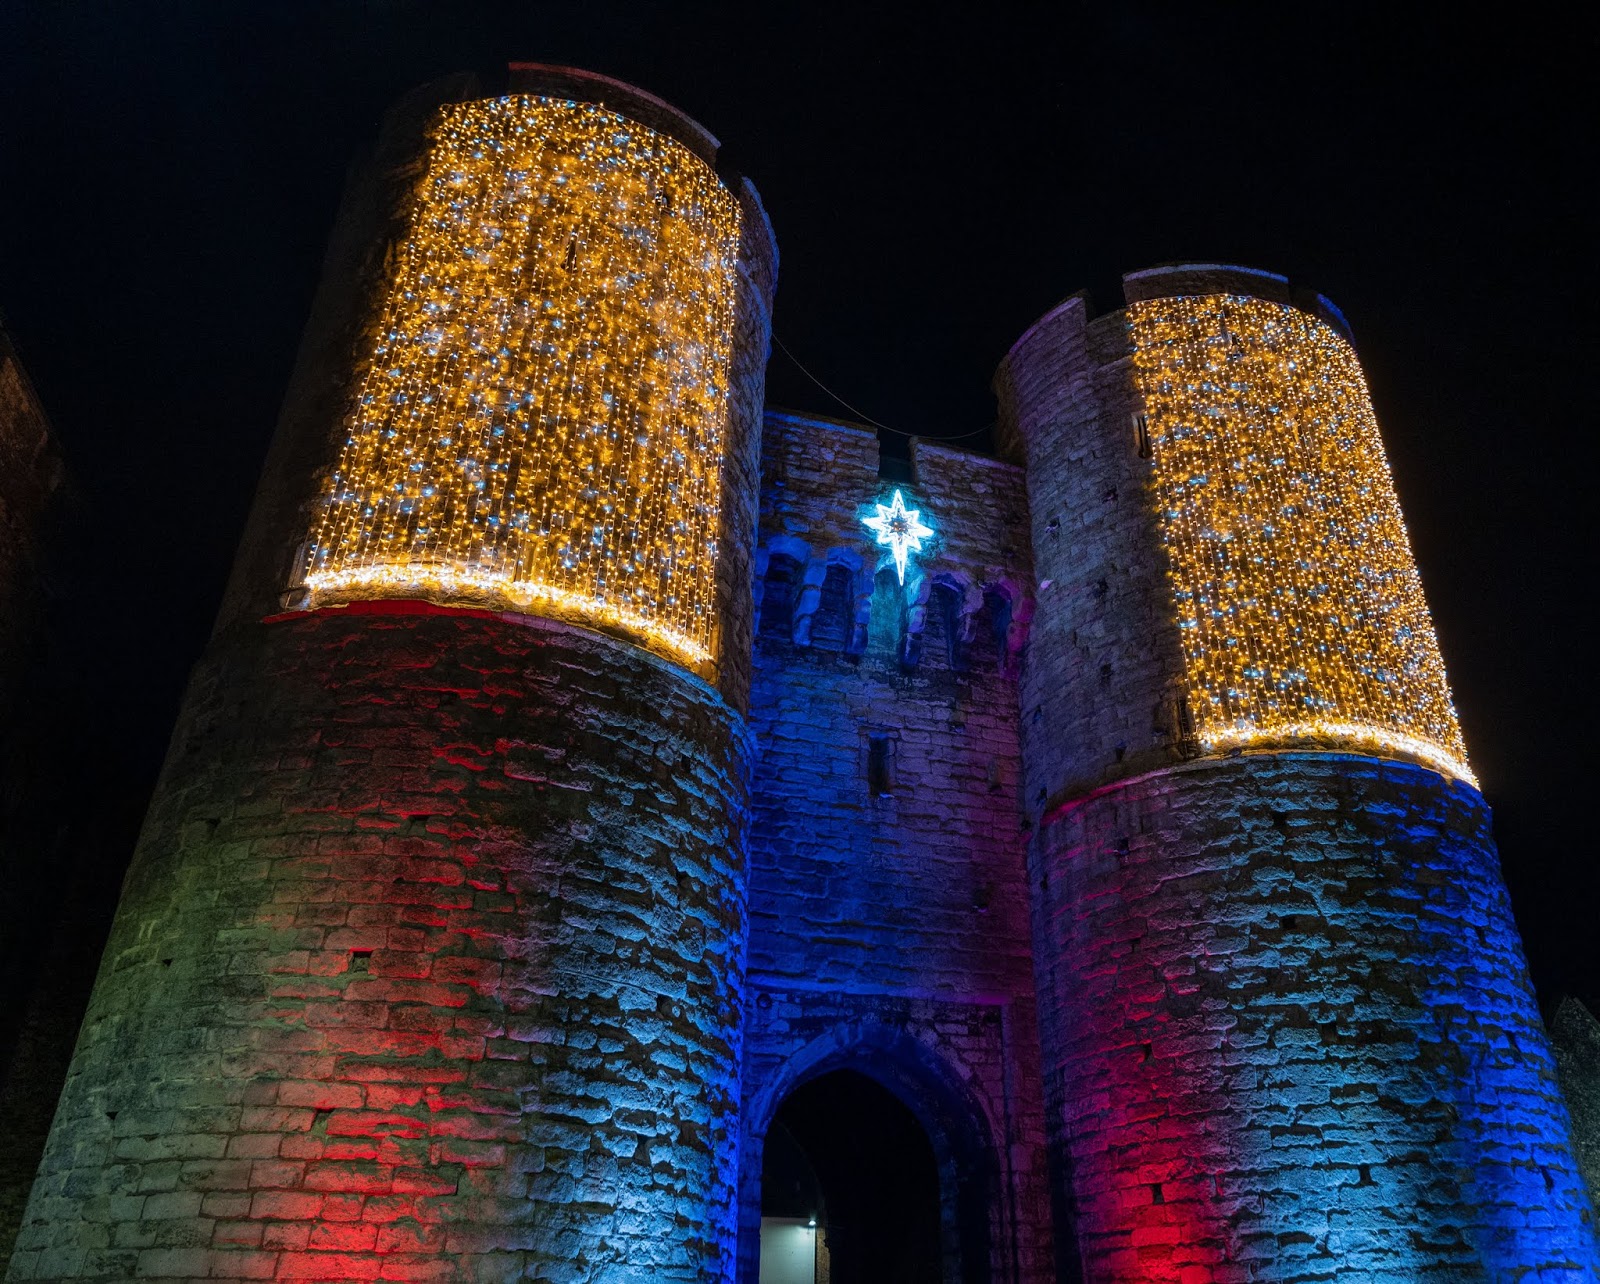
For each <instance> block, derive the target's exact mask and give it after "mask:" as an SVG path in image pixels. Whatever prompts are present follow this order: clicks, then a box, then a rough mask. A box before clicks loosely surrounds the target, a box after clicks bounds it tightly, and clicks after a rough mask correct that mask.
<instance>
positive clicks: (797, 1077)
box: [739, 1019, 1008, 1284]
mask: <svg viewBox="0 0 1600 1284" xmlns="http://www.w3.org/2000/svg"><path fill="white" fill-rule="evenodd" d="M836 1070H853V1071H855V1072H856V1073H858V1074H861V1075H864V1076H865V1077H867V1078H869V1079H871V1080H873V1081H874V1082H875V1083H877V1084H879V1085H880V1086H881V1087H883V1088H885V1089H887V1090H888V1091H889V1092H891V1093H892V1094H894V1096H895V1097H896V1098H897V1099H898V1100H899V1101H900V1102H901V1103H902V1104H903V1105H904V1106H906V1108H907V1109H909V1110H910V1111H911V1113H912V1114H913V1115H914V1116H915V1117H916V1119H917V1121H918V1122H919V1123H920V1124H921V1125H922V1127H923V1130H924V1131H925V1132H926V1133H927V1135H928V1139H929V1141H930V1142H931V1143H932V1145H933V1151H934V1157H935V1160H936V1162H937V1165H938V1170H939V1205H940V1207H939V1214H940V1233H941V1240H942V1248H943V1259H944V1275H943V1278H944V1284H978V1282H979V1281H989V1280H998V1279H1001V1278H1004V1277H1005V1276H1004V1262H1005V1259H1006V1249H1005V1245H1006V1244H1007V1242H1008V1235H1007V1220H1006V1212H1005V1209H1004V1207H1003V1202H1002V1190H1003V1184H1002V1181H1001V1165H1000V1157H999V1155H998V1153H997V1151H996V1148H995V1145H996V1143H995V1140H994V1139H995V1138H996V1137H997V1136H1002V1135H1003V1129H1002V1128H1001V1127H998V1126H997V1121H995V1120H991V1119H990V1118H989V1117H988V1112H987V1111H986V1110H985V1109H984V1106H983V1103H982V1100H981V1099H980V1097H979V1095H978V1094H977V1093H976V1092H975V1091H973V1089H972V1088H971V1087H970V1086H969V1085H968V1083H967V1081H966V1078H965V1076H964V1075H963V1074H962V1073H961V1071H960V1070H959V1069H958V1068H957V1067H956V1066H955V1065H954V1064H953V1063H952V1062H951V1061H950V1060H949V1059H948V1057H946V1056H945V1055H944V1054H943V1053H941V1052H940V1051H939V1050H938V1049H936V1048H934V1047H932V1046H930V1045H929V1044H928V1043H926V1042H925V1041H923V1040H922V1039H919V1038H917V1037H916V1036H915V1035H913V1034H911V1033H909V1032H908V1031H907V1030H905V1029H904V1028H902V1027H899V1026H896V1025H891V1024H888V1023H886V1022H882V1021H875V1020H871V1019H862V1020H855V1021H846V1022H841V1023H840V1024H838V1025H836V1026H834V1027H833V1028H831V1029H830V1030H828V1031H827V1032H826V1033H824V1034H822V1035H820V1036H818V1037H817V1038H815V1039H813V1040H812V1041H811V1042H810V1043H808V1044H806V1045H805V1046H804V1047H803V1048H801V1049H800V1050H799V1051H797V1052H795V1053H794V1054H793V1055H791V1056H790V1057H789V1058H788V1060H787V1061H785V1062H784V1063H783V1066H782V1068H781V1069H780V1070H779V1071H778V1072H777V1073H776V1074H774V1075H773V1076H772V1077H771V1078H770V1079H769V1080H768V1081H767V1082H766V1083H765V1084H764V1085H762V1087H761V1088H760V1089H758V1090H757V1091H756V1092H755V1093H754V1094H753V1095H752V1096H751V1097H750V1098H749V1099H748V1100H747V1101H746V1102H745V1107H744V1118H745V1125H744V1141H743V1146H742V1153H741V1157H740V1165H741V1167H740V1181H739V1184H740V1205H741V1213H740V1228H739V1281H740V1284H756V1281H757V1278H758V1274H759V1268H760V1242H759V1228H760V1208H761V1172H762V1159H763V1150H764V1146H765V1141H766V1135H767V1130H768V1129H769V1128H770V1127H771V1124H772V1121H773V1119H774V1118H775V1117H776V1115H777V1113H778V1109H779V1107H780V1106H781V1105H782V1104H783V1102H784V1100H785V1099H786V1098H787V1097H788V1096H789V1094H790V1093H792V1092H793V1091H794V1090H795V1089H796V1088H798V1087H800V1086H801V1085H803V1084H806V1083H809V1082H810V1081H811V1080H813V1079H818V1078H821V1077H822V1076H823V1075H825V1074H831V1073H832V1072H833V1071H836Z"/></svg>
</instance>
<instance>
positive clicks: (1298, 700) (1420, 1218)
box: [997, 266, 1600, 1284]
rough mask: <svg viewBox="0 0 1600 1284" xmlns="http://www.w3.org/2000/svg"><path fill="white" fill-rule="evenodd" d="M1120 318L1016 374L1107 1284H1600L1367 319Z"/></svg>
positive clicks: (1068, 1077) (1058, 915)
mask: <svg viewBox="0 0 1600 1284" xmlns="http://www.w3.org/2000/svg"><path fill="white" fill-rule="evenodd" d="M1125 290H1126V295H1127V307H1126V308H1125V309H1124V310H1122V311H1119V312H1116V313H1113V314H1111V315H1108V316H1103V317H1099V318H1096V319H1094V320H1090V319H1089V317H1088V315H1087V314H1086V310H1085V304H1084V301H1083V300H1082V299H1081V298H1074V299H1070V300H1068V301H1067V302H1066V303H1064V304H1062V305H1061V306H1060V307H1058V308H1057V309H1056V310H1055V311H1053V312H1051V313H1050V314H1048V315H1047V316H1045V317H1044V318H1043V319H1042V320H1040V321H1039V322H1038V323H1037V324H1036V325H1035V326H1034V327H1033V328H1032V329H1031V330H1029V331H1028V333H1027V334H1025V335H1024V336H1023V338H1022V339H1021V340H1020V341H1019V342H1018V343H1017V345H1016V346H1015V347H1014V348H1013V349H1012V351H1011V353H1010V354H1009V355H1008V357H1007V358H1006V360H1005V362H1004V363H1003V364H1002V366H1001V369H1000V372H999V375H998V382H997V389H998V391H999V393H1000V399H1001V404H1002V434H1003V436H1004V437H1005V438H1007V439H1008V444H1009V448H1010V449H1011V450H1012V451H1013V453H1014V454H1015V455H1016V456H1017V457H1018V458H1019V459H1021V460H1023V461H1024V462H1025V463H1026V465H1027V470H1028V471H1027V475H1028V493H1029V502H1030V505H1031V509H1032V522H1033V535H1034V547H1035V562H1036V569H1037V575H1038V580H1039V585H1038V589H1039V591H1038V606H1037V610H1036V613H1035V615H1034V618H1033V623H1032V634H1031V638H1030V643H1029V650H1028V660H1027V665H1026V671H1025V674H1024V679H1023V697H1022V698H1023V701H1024V705H1023V729H1024V757H1025V762H1026V777H1027V797H1026V802H1027V804H1028V814H1029V820H1030V821H1031V822H1033V827H1034V832H1033V837H1032V842H1031V847H1030V854H1029V871H1028V872H1029V879H1030V883H1031V886H1032V888H1033V893H1034V947H1035V968H1036V972H1037V977H1038V988H1039V1005H1040V1021H1041V1025H1042V1027H1043V1030H1042V1037H1043V1044H1044V1075H1045V1088H1046V1094H1047V1102H1048V1108H1049V1112H1050V1136H1051V1147H1052V1169H1053V1174H1054V1178H1053V1180H1054V1184H1055V1186H1056V1193H1057V1197H1058V1201H1059V1202H1060V1204H1061V1206H1062V1211H1063V1212H1064V1214H1065V1219H1064V1221H1063V1222H1062V1223H1060V1224H1070V1225H1071V1226H1072V1227H1073V1229H1074V1230H1075V1233H1076V1239H1077V1244H1076V1250H1075V1254H1074V1255H1075V1256H1076V1258H1077V1259H1078V1261H1079V1262H1080V1263H1081V1267H1082V1270H1083V1275H1084V1278H1085V1279H1086V1280H1088V1281H1091V1282H1092V1284H1113V1282H1115V1284H1164V1282H1170V1284H1179V1282H1180V1281H1181V1284H1205V1282H1206V1281H1218V1282H1220V1281H1225V1280H1226V1281H1233V1280H1246V1279H1249V1280H1257V1279H1259V1280H1294V1279H1308V1280H1309V1279H1318V1280H1341V1281H1352V1282H1353V1281H1357V1280H1360V1281H1373V1280H1385V1281H1389V1280H1393V1281H1402V1280H1415V1279H1423V1278H1429V1279H1432V1278H1440V1279H1445V1278H1448V1279H1452V1280H1500V1279H1514V1278H1515V1279H1522V1278H1533V1277H1534V1276H1535V1275H1537V1276H1538V1277H1539V1278H1541V1279H1545V1278H1552V1279H1553V1278H1557V1274H1558V1273H1560V1275H1559V1277H1560V1278H1563V1279H1565V1278H1573V1279H1579V1278H1582V1279H1591V1278H1595V1272H1596V1271H1597V1269H1600V1257H1597V1254H1596V1248H1595V1240H1594V1232H1593V1228H1592V1225H1591V1217H1592V1214H1591V1211H1590V1207H1589V1202H1588V1199H1587V1196H1586V1195H1585V1192H1584V1189H1583V1185H1582V1182H1581V1180H1580V1177H1579V1174H1578V1170H1577V1166H1576V1164H1575V1163H1574V1161H1573V1155H1572V1150H1571V1145H1570V1140H1569V1125H1568V1120H1567V1115H1566V1110H1565V1107H1564V1105H1563V1103H1562V1101H1561V1098H1560V1095H1559V1092H1558V1089H1557V1087H1556V1081H1555V1075H1554V1070H1553V1065H1552V1060H1551V1054H1550V1051H1549V1048H1548V1046H1547V1044H1546V1040H1545V1035H1544V1031H1543V1028H1542V1026H1541V1024H1540V1019H1539V1014H1538V1010H1537V1008H1536V1007H1535V1004H1534V996H1533V992H1532V989H1531V987H1530V985H1529V982H1528V978H1527V970H1526V965H1525V963H1524V960H1523V956H1522V950H1521V945H1520V942H1519V941H1518V937H1517V932H1516V927H1515V924H1514V922H1513V920H1512V915H1511V907H1510V905H1509V903H1508V901H1507V896H1506V891H1505V888H1504V886H1503V884H1502V882H1501V879H1500V873H1499V868H1498V860H1497V857H1496V854H1495V850H1494V846H1493V842H1492V840H1491V837H1490V832H1489V813H1488V808H1487V807H1486V806H1485V804H1484V801H1483V798H1482V797H1481V796H1480V794H1479V793H1478V790H1477V788H1476V785H1475V782H1474V780H1473V777H1472V775H1471V772H1470V770H1469V767H1468V765H1467V758H1466V753H1465V749H1464V747H1463V745H1462V741H1461V735H1460V731H1459V728H1458V726H1457V722H1456V716H1455V712H1454V709H1453V707H1452V705H1451V701H1450V695H1449V691H1448V688H1447V686H1446V683H1445V677H1444V670H1443V666H1442V663H1441V661H1440V656H1439V650H1438V646H1437V643H1436V641H1435V639H1434V634H1433V629H1432V625H1431V622H1430V620H1429V617H1428V613H1427V608H1426V605H1425V603H1424V601H1423V598H1422V593H1421V588H1420V584H1419V582H1418V579H1417V575H1416V570H1415V567H1414V565H1413V562H1412V558H1411V552H1410V547H1409V543H1408V540H1407V536H1406V532H1405V527H1404V525H1403V523H1402V520H1401V516H1400V511H1399V506H1398V504H1397V502H1396V498H1395V494H1394V489H1393V486H1392V483H1391V481H1390V477H1389V472H1388V468H1387V464H1386V462H1385V459H1384V455H1383V449H1382V445H1381V442H1380V441H1379V437H1378V432H1377V425H1376V422H1375V420H1374V418H1373V415H1372V408H1371V404H1370V401H1369V399H1368V395H1367V390H1366V386H1365V382H1364V380H1363V377H1362V374H1361V370H1360V367H1359V365H1358V363H1357V361H1356V358H1355V354H1354V352H1353V349H1352V348H1351V345H1350V340H1349V336H1348V334H1347V333H1346V332H1345V326H1344V322H1343V319H1342V318H1341V317H1340V316H1339V314H1338V313H1337V311H1336V310H1335V309H1333V307H1332V306H1331V305H1330V304H1328V303H1327V301H1326V300H1325V299H1322V298H1321V297H1320V296H1309V297H1306V296H1301V295H1299V294H1293V295H1291V293H1290V291H1289V289H1288V286H1287V283H1286V282H1285V281H1284V280H1283V279H1282V278H1281V277H1277V276H1273V275H1270V274H1267V273H1262V272H1254V271H1248V270H1244V269H1237V268H1219V267H1210V266H1187V267H1176V268H1167V269H1157V270H1155V271H1151V272H1142V273H1137V274H1135V275H1133V276H1130V277H1128V278H1127V279H1126V281H1125ZM1070 1251H1071V1250H1069V1252H1070ZM1566 1271H1571V1272H1572V1274H1571V1275H1570V1276H1569V1275H1568V1274H1566V1273H1564V1272H1566Z"/></svg>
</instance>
